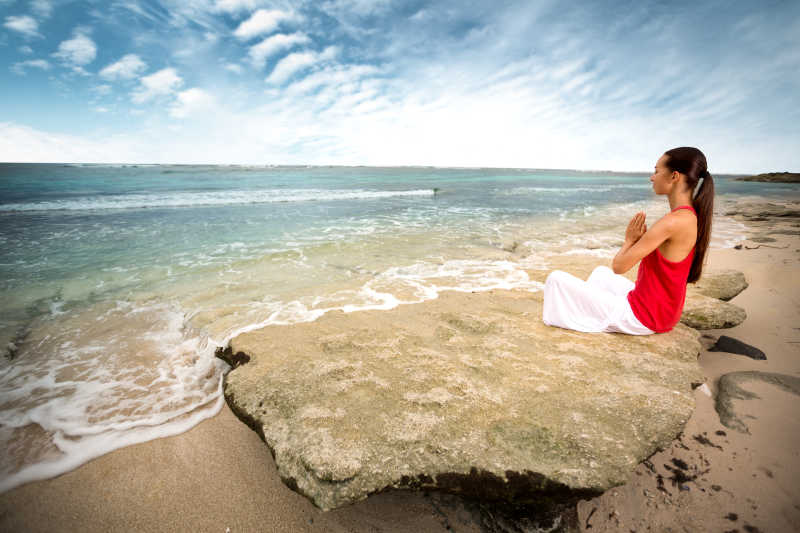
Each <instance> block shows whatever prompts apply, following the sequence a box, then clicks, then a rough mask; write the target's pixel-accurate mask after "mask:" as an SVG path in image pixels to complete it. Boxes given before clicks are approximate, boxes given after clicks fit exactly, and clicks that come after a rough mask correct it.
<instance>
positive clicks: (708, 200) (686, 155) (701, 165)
mask: <svg viewBox="0 0 800 533" xmlns="http://www.w3.org/2000/svg"><path fill="white" fill-rule="evenodd" d="M664 153H665V154H666V155H667V162H666V165H667V168H669V169H670V170H677V171H678V172H680V173H681V174H683V175H684V176H686V185H687V186H688V187H689V189H690V190H691V191H692V193H693V194H692V207H694V210H695V212H696V213H697V243H696V245H695V246H696V247H695V252H694V260H693V261H692V268H691V269H690V270H689V279H688V280H687V283H694V282H695V281H697V280H699V279H700V274H701V273H702V272H703V261H704V260H705V256H706V250H708V241H709V239H710V238H711V219H712V218H713V216H714V179H713V178H712V177H711V174H709V173H708V163H707V162H706V156H705V155H703V152H701V151H700V150H698V149H697V148H692V147H690V146H682V147H680V148H673V149H672V150H668V151H666V152H664ZM700 180H702V183H700V187H699V188H698V187H697V184H698V182H699V181H700ZM695 189H696V190H695Z"/></svg>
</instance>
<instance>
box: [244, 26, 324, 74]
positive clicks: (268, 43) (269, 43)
mask: <svg viewBox="0 0 800 533" xmlns="http://www.w3.org/2000/svg"><path fill="white" fill-rule="evenodd" d="M309 42H311V39H309V38H308V35H306V34H304V33H300V32H297V33H292V34H285V33H278V34H275V35H272V36H270V37H267V38H266V39H264V40H263V41H261V42H260V43H258V44H257V45H255V46H251V47H250V51H249V52H248V53H249V54H250V61H251V62H252V63H253V66H255V67H256V68H261V67H263V66H264V62H265V61H266V60H267V58H268V57H270V56H271V55H273V54H275V53H276V52H279V51H281V50H285V49H287V48H291V47H293V46H295V45H298V44H306V43H309Z"/></svg>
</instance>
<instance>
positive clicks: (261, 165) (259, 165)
mask: <svg viewBox="0 0 800 533" xmlns="http://www.w3.org/2000/svg"><path fill="white" fill-rule="evenodd" d="M0 165H58V166H64V167H70V166H113V167H140V166H141V167H158V166H171V167H180V166H184V167H251V168H409V169H412V168H423V169H442V170H525V171H567V172H595V173H614V174H636V175H640V174H644V175H649V174H651V171H650V170H613V169H581V168H540V167H503V166H462V165H458V166H456V165H453V166H448V165H445V166H442V165H344V164H304V163H294V164H273V163H75V162H35V161H0ZM780 172H787V173H791V171H786V170H784V171H774V170H770V171H766V172H758V173H748V172H718V173H712V176H733V177H740V176H757V175H759V174H767V173H780Z"/></svg>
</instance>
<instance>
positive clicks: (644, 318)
mask: <svg viewBox="0 0 800 533" xmlns="http://www.w3.org/2000/svg"><path fill="white" fill-rule="evenodd" d="M678 209H689V210H691V212H692V213H695V210H694V209H692V207H690V206H688V205H681V206H678V207H676V208H675V209H673V210H672V211H673V212H675V211H677V210H678ZM696 214H697V213H695V215H696ZM694 251H695V247H694V246H693V247H692V249H691V251H690V252H689V255H687V256H686V257H685V258H684V259H683V260H682V261H677V262H675V261H670V260H668V259H665V258H664V256H663V255H661V252H660V251H659V250H658V248H656V249H655V250H653V251H652V252H650V253H649V254H648V255H647V257H645V258H644V259H642V262H641V263H639V272H638V274H637V275H636V286H635V287H634V289H633V290H632V291H631V292H629V293H628V302H629V303H630V304H631V310H632V311H633V314H634V315H635V316H636V318H638V319H639V322H641V323H642V325H644V326H646V327H648V328H650V329H652V330H653V331H655V332H656V333H665V332H667V331H669V330H671V329H672V328H673V327H674V326H675V324H677V323H678V321H679V320H680V319H681V313H682V312H683V302H684V300H685V298H686V281H687V280H688V279H689V269H691V267H692V260H693V259H694Z"/></svg>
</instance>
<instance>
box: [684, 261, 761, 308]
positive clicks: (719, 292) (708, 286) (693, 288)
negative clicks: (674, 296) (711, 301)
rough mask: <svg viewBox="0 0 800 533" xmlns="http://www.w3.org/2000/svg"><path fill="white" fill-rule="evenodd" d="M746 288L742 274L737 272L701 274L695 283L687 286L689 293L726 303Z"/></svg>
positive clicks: (727, 270) (726, 271)
mask: <svg viewBox="0 0 800 533" xmlns="http://www.w3.org/2000/svg"><path fill="white" fill-rule="evenodd" d="M746 288H747V280H746V279H745V278H744V274H743V273H741V272H739V271H738V270H730V269H726V270H716V271H711V272H703V274H702V276H700V279H699V280H697V283H694V284H691V283H690V284H689V285H688V290H689V292H690V293H691V292H698V293H700V294H702V295H704V296H710V297H711V298H718V299H720V300H724V301H728V300H730V299H732V298H733V297H734V296H736V295H737V294H739V293H740V292H742V291H743V290H745V289H746Z"/></svg>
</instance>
